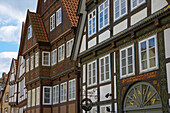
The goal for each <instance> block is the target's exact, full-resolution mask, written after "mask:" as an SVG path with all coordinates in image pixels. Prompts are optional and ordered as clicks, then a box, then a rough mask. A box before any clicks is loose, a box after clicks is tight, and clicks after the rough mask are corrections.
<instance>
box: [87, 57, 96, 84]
mask: <svg viewBox="0 0 170 113" xmlns="http://www.w3.org/2000/svg"><path fill="white" fill-rule="evenodd" d="M93 63H95V81H96V82H95V83H93V78H94V76H93V77H92V76H91V84H89V65H91V75H93V70H92V69H93V66H92V65H93ZM94 85H97V60H94V61H92V62H90V63H88V64H87V87H90V86H94Z"/></svg>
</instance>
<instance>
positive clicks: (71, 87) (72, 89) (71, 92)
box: [69, 79, 76, 100]
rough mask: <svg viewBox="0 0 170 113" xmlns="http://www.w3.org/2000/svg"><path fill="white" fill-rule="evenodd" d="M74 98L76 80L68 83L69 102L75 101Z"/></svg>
mask: <svg viewBox="0 0 170 113" xmlns="http://www.w3.org/2000/svg"><path fill="white" fill-rule="evenodd" d="M75 98H76V80H75V79H74V80H70V81H69V100H75Z"/></svg>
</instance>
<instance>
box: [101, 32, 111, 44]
mask: <svg viewBox="0 0 170 113" xmlns="http://www.w3.org/2000/svg"><path fill="white" fill-rule="evenodd" d="M108 38H110V31H109V30H107V31H105V32H103V33H102V34H100V35H99V43H100V42H102V41H104V40H106V39H108Z"/></svg>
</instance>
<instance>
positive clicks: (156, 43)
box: [138, 34, 159, 73]
mask: <svg viewBox="0 0 170 113" xmlns="http://www.w3.org/2000/svg"><path fill="white" fill-rule="evenodd" d="M152 38H154V39H155V67H151V68H150V66H149V65H150V63H149V57H148V56H149V52H148V51H149V50H148V49H149V47H148V46H149V45H148V41H149V40H150V39H152ZM145 41H146V53H147V56H146V57H147V58H146V60H147V68H146V69H144V70H142V63H141V46H140V44H141V43H142V42H145ZM138 47H139V50H138V51H139V73H145V72H149V71H152V70H156V69H158V68H159V61H158V41H157V34H154V35H151V36H149V37H147V38H145V39H143V40H140V41H139V42H138Z"/></svg>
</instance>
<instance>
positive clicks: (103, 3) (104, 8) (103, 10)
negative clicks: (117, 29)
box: [98, 0, 110, 31]
mask: <svg viewBox="0 0 170 113" xmlns="http://www.w3.org/2000/svg"><path fill="white" fill-rule="evenodd" d="M107 1H108V6H106V7H104V5H105V3H106V2H107ZM101 5H103V9H102V10H101V11H100V6H101ZM107 8H108V12H107V13H108V23H107V24H106V25H105V24H104V22H105V19H104V16H105V10H106V9H107ZM101 12H103V27H102V28H100V23H101V22H100V13H101ZM109 24H110V0H105V1H103V2H102V3H101V4H100V5H99V6H98V29H99V31H100V30H102V29H104V28H105V27H107V26H108V25H109Z"/></svg>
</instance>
